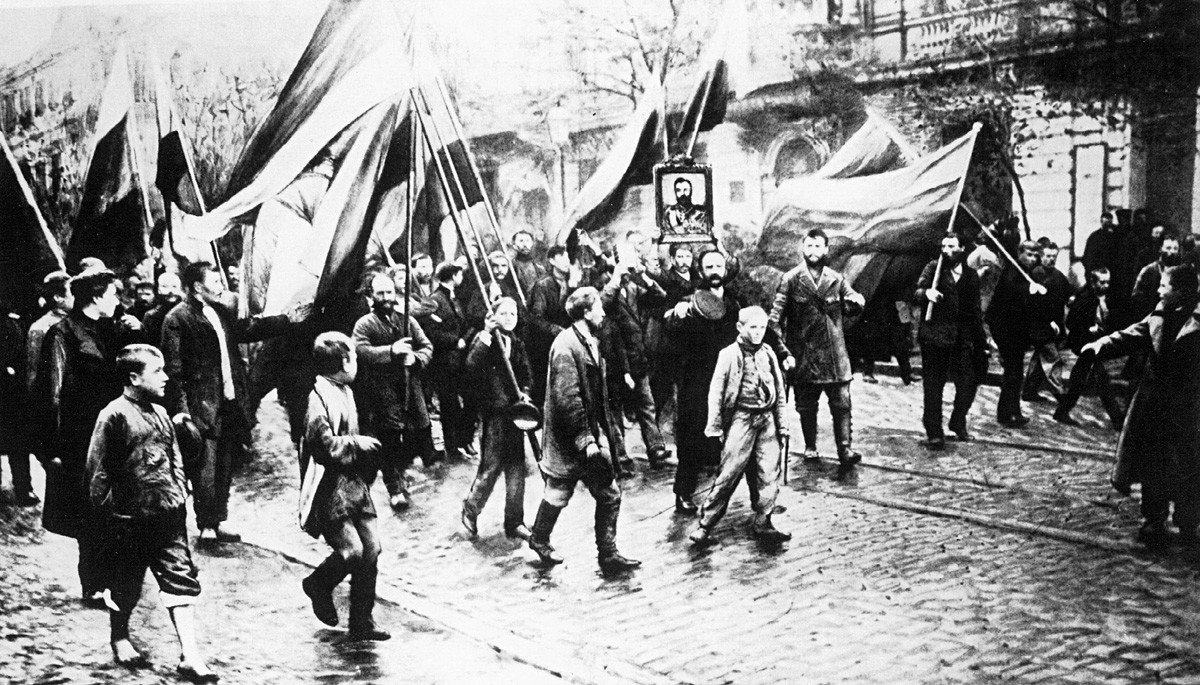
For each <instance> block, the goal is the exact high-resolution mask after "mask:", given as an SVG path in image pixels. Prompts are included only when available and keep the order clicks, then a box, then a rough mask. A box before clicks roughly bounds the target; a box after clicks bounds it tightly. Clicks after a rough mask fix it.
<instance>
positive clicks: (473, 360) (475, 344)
mask: <svg viewBox="0 0 1200 685" xmlns="http://www.w3.org/2000/svg"><path fill="white" fill-rule="evenodd" d="M498 335H504V334H503V333H499V332H497V333H495V334H493V335H491V336H490V337H491V340H490V342H484V340H483V336H482V334H477V335H476V336H475V339H474V340H472V341H471V346H470V348H469V349H468V352H467V374H468V375H469V376H470V378H471V387H472V388H473V389H474V390H475V397H476V398H478V400H479V408H480V411H482V412H484V413H487V414H497V413H503V412H505V411H507V410H508V409H509V408H510V407H512V405H513V404H514V403H516V401H517V400H518V399H520V397H519V396H518V395H517V389H518V388H519V389H520V391H521V392H522V393H524V394H526V395H528V394H529V391H530V388H531V387H532V385H533V374H532V372H531V371H530V369H529V355H528V354H527V353H526V352H525V344H524V343H523V342H521V339H520V338H519V337H517V336H515V335H510V336H509V340H511V341H512V348H511V350H510V352H509V363H510V364H511V365H512V370H513V374H514V376H515V377H516V379H517V386H518V388H514V387H513V382H512V378H513V377H512V376H509V375H508V370H507V369H505V368H504V358H503V356H502V353H501V351H500V345H499V344H498V343H497V342H496V336H498Z"/></svg>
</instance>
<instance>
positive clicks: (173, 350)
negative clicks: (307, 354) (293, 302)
mask: <svg viewBox="0 0 1200 685" xmlns="http://www.w3.org/2000/svg"><path fill="white" fill-rule="evenodd" d="M209 306H211V307H212V308H213V310H214V311H215V312H216V313H217V316H218V317H219V318H220V320H221V327H222V328H224V329H225V345H226V348H227V349H228V351H229V365H230V369H231V370H232V372H233V387H234V396H235V397H236V398H237V399H238V401H239V402H240V401H243V400H244V398H245V397H246V365H245V363H244V362H243V361H242V356H241V355H240V354H239V353H238V348H237V345H238V343H244V342H252V341H255V340H265V339H267V338H273V337H275V336H277V335H280V334H282V333H283V332H285V331H286V330H287V329H288V327H289V326H291V324H290V322H289V321H288V318H287V317H286V316H284V315H282V314H281V315H278V316H266V317H262V318H256V319H238V318H236V317H235V316H234V315H233V313H232V312H230V311H229V310H228V309H226V308H225V307H223V306H221V305H219V304H216V305H209ZM161 347H162V353H163V359H164V360H165V361H166V370H167V376H169V378H170V380H169V381H167V393H166V398H165V399H166V402H165V405H166V408H167V411H168V412H170V413H171V415H172V416H175V415H176V414H180V413H185V414H190V415H191V417H192V420H193V421H195V422H196V427H197V428H199V429H200V432H201V434H203V435H204V436H205V437H206V438H215V437H217V435H218V431H220V429H221V427H220V423H219V422H218V420H217V415H218V412H220V410H221V405H222V403H223V402H224V400H225V385H224V381H223V380H222V378H221V344H220V341H219V340H218V339H217V332H216V330H214V329H213V327H212V324H210V323H209V322H208V319H207V318H206V317H205V316H204V309H203V307H202V306H201V304H200V302H199V301H198V300H196V299H195V298H194V297H189V298H187V299H185V300H184V301H183V302H180V303H179V304H177V305H175V307H174V308H172V309H171V311H170V312H168V313H167V316H166V318H165V319H163V331H162V345H161Z"/></svg>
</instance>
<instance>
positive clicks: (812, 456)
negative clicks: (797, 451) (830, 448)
mask: <svg viewBox="0 0 1200 685" xmlns="http://www.w3.org/2000/svg"><path fill="white" fill-rule="evenodd" d="M804 461H821V453H820V452H818V451H817V450H815V449H811V450H804Z"/></svg>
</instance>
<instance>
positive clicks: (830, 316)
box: [771, 228, 866, 468]
mask: <svg viewBox="0 0 1200 685" xmlns="http://www.w3.org/2000/svg"><path fill="white" fill-rule="evenodd" d="M801 249H802V251H803V253H804V263H803V264H801V265H800V266H797V267H796V268H794V269H792V270H791V271H789V272H788V273H787V274H785V275H784V277H783V281H782V282H781V283H780V284H779V290H778V291H776V293H775V301H774V303H773V304H772V306H771V330H772V331H773V332H774V336H775V354H776V355H777V356H778V357H779V358H780V359H781V360H782V362H781V364H782V366H783V370H784V372H786V373H789V374H790V376H791V382H792V385H793V387H794V388H795V391H796V409H797V411H799V412H800V431H801V432H802V433H803V434H804V458H805V459H808V460H817V459H820V458H821V457H820V455H819V454H818V453H817V404H818V401H819V400H820V399H821V393H824V394H825V396H826V398H828V401H829V413H830V414H832V415H833V436H834V441H835V442H836V443H837V451H838V462H840V463H841V465H842V466H843V467H845V468H848V467H851V466H854V465H855V464H857V463H858V462H859V461H861V460H862V455H860V454H859V453H858V452H855V451H854V449H853V445H852V444H851V421H850V379H851V378H852V372H851V370H850V355H849V354H848V353H847V351H846V336H845V334H844V333H843V332H842V318H843V317H844V316H855V315H857V314H858V313H859V312H861V311H862V310H863V307H864V306H865V305H866V300H865V299H864V298H863V296H862V295H860V294H859V293H857V292H855V291H854V289H853V288H851V287H850V284H849V283H847V282H846V279H845V278H843V277H842V275H841V274H839V273H838V272H836V271H834V270H833V269H830V268H829V266H827V265H828V261H829V236H828V235H826V234H825V231H823V230H821V229H819V228H814V229H812V230H811V231H809V232H808V233H807V234H805V236H804V242H803V243H802V245H801Z"/></svg>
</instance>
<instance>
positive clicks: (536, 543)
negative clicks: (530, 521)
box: [529, 536, 563, 565]
mask: <svg viewBox="0 0 1200 685" xmlns="http://www.w3.org/2000/svg"><path fill="white" fill-rule="evenodd" d="M529 549H531V550H533V551H534V553H535V554H537V555H538V559H539V560H540V561H541V562H542V563H543V564H548V565H552V564H561V563H563V558H562V555H560V554H559V553H558V552H556V551H554V548H553V547H551V546H550V543H549V542H548V541H547V542H542V541H541V540H538V539H536V538H534V537H532V536H530V538H529Z"/></svg>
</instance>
